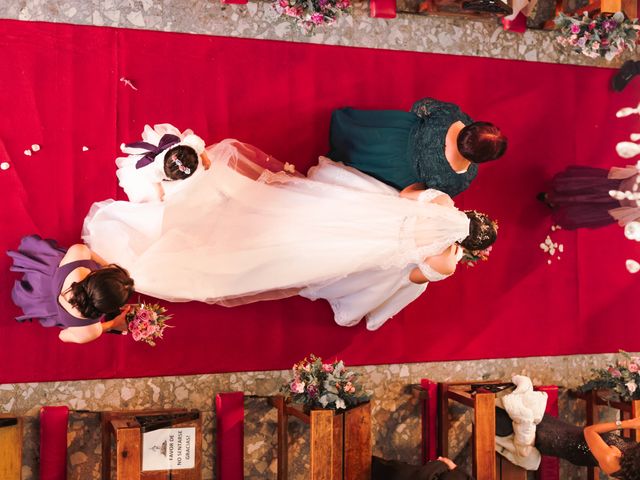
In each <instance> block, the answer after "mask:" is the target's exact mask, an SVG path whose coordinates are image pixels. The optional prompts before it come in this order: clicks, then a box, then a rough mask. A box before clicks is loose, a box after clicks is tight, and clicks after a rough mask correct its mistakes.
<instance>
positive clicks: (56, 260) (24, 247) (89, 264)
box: [7, 235, 100, 328]
mask: <svg viewBox="0 0 640 480" xmlns="http://www.w3.org/2000/svg"><path fill="white" fill-rule="evenodd" d="M7 255H9V256H10V257H11V258H12V259H13V265H12V266H11V271H13V272H20V273H22V274H23V275H22V279H20V280H16V282H15V284H14V286H13V290H12V291H11V299H12V300H13V303H15V304H16V305H17V306H18V307H20V308H21V309H22V312H23V315H20V316H19V317H16V320H17V321H19V322H24V321H25V320H31V319H34V318H36V319H38V321H39V322H40V323H41V324H42V326H44V327H62V328H66V327H84V326H86V325H92V324H94V323H98V322H99V321H100V318H95V319H86V318H78V317H74V316H73V315H71V314H70V313H69V312H67V311H66V310H65V309H64V308H62V306H61V305H60V303H59V302H58V296H59V295H60V292H61V291H62V285H63V283H64V281H65V279H66V278H67V276H68V275H69V273H71V272H72V271H73V270H74V269H76V268H78V267H86V268H89V269H90V270H96V269H98V268H100V266H99V265H98V264H97V263H96V262H94V261H93V260H79V261H76V262H71V263H67V264H66V265H62V266H60V261H61V260H62V257H64V255H65V250H64V249H62V248H60V247H58V245H57V243H56V242H55V241H54V240H43V239H42V238H41V237H40V236H38V235H29V236H27V237H24V238H23V239H22V240H21V241H20V246H19V247H18V250H17V251H13V250H10V251H9V252H7Z"/></svg>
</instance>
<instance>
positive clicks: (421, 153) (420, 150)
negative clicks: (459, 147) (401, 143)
mask: <svg viewBox="0 0 640 480" xmlns="http://www.w3.org/2000/svg"><path fill="white" fill-rule="evenodd" d="M411 111H412V112H413V113H415V114H416V115H417V116H418V117H420V119H421V121H420V124H419V125H418V127H417V128H416V129H415V130H414V131H413V132H412V138H411V142H410V152H409V157H410V159H411V161H412V163H413V168H414V169H415V171H416V175H417V176H418V177H419V178H420V179H421V181H423V182H424V183H425V184H426V185H427V186H428V187H430V188H437V189H438V190H441V191H443V192H446V193H447V194H449V195H450V196H452V197H453V196H455V195H458V194H459V193H460V192H462V191H464V190H466V189H467V187H468V186H469V185H470V184H471V181H472V180H473V179H474V178H475V177H476V175H477V174H478V166H477V165H476V164H474V163H472V164H471V165H469V168H468V169H467V171H466V172H464V173H456V172H455V171H454V170H453V169H452V168H451V165H450V164H449V162H448V161H447V158H446V157H445V138H446V135H447V131H448V130H449V127H450V126H451V124H453V123H455V122H457V121H461V122H462V123H464V124H465V125H469V124H470V123H473V120H472V119H471V118H470V117H469V116H468V115H467V114H466V113H464V112H462V111H461V110H460V108H459V107H458V106H457V105H455V104H453V103H447V102H441V101H439V100H435V99H433V98H425V99H422V100H420V101H418V102H416V103H415V104H414V105H413V107H412V108H411Z"/></svg>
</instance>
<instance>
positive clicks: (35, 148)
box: [31, 143, 40, 152]
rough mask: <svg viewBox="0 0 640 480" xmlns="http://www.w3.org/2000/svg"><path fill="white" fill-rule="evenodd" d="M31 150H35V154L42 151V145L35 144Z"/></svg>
mask: <svg viewBox="0 0 640 480" xmlns="http://www.w3.org/2000/svg"><path fill="white" fill-rule="evenodd" d="M31 150H33V151H34V152H38V151H40V145H38V144H37V143H34V144H33V145H31Z"/></svg>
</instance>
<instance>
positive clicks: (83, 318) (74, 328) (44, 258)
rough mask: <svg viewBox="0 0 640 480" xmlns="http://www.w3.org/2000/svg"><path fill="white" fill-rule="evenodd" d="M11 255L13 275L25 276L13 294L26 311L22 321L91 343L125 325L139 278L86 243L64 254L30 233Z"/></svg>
mask: <svg viewBox="0 0 640 480" xmlns="http://www.w3.org/2000/svg"><path fill="white" fill-rule="evenodd" d="M7 254H8V255H9V256H10V257H11V258H12V259H13V265H12V266H11V271H13V272H19V273H22V278H21V279H20V280H17V281H16V282H15V284H14V287H13V290H12V292H11V298H12V300H13V302H14V303H15V304H16V305H17V306H18V307H20V308H21V309H22V312H23V314H22V315H20V316H19V317H17V318H16V320H18V321H19V322H24V321H27V320H29V321H30V320H32V319H37V320H38V321H39V322H40V324H41V325H42V326H44V327H60V328H62V329H63V330H62V331H61V332H60V334H59V338H60V340H62V341H63V342H71V343H87V342H90V341H92V340H95V339H97V338H98V337H100V336H101V335H102V334H103V333H104V332H106V331H108V330H111V329H120V328H121V327H123V326H124V325H125V316H126V314H127V312H128V311H129V308H128V307H126V306H125V307H124V308H123V306H124V305H125V303H126V302H127V299H128V298H129V296H130V295H131V294H132V293H133V280H132V279H131V277H130V276H129V274H128V273H127V271H126V270H124V269H123V268H121V267H119V266H118V265H108V264H106V262H104V260H102V259H101V258H100V257H98V256H97V255H95V254H94V253H93V252H91V251H90V250H89V249H88V248H87V247H86V246H85V245H82V244H76V245H72V246H71V247H69V249H68V250H64V249H62V248H60V247H58V245H57V243H56V242H55V241H53V240H43V239H42V238H41V237H40V236H38V235H29V236H27V237H24V238H23V239H22V241H21V242H20V246H19V247H18V249H17V251H9V252H7ZM105 316H111V317H114V318H112V319H111V320H104V317H105Z"/></svg>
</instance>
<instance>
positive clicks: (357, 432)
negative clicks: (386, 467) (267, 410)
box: [270, 395, 372, 480]
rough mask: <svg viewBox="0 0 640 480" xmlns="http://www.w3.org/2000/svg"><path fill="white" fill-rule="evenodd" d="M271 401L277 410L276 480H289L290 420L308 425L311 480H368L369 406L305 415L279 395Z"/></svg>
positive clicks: (369, 459)
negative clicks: (296, 420)
mask: <svg viewBox="0 0 640 480" xmlns="http://www.w3.org/2000/svg"><path fill="white" fill-rule="evenodd" d="M270 402H271V404H272V405H273V406H274V407H275V408H276V409H277V410H278V476H277V478H278V480H287V478H288V429H287V426H288V423H289V417H294V418H297V419H299V420H301V421H302V422H304V423H306V424H307V425H309V435H310V438H309V445H310V467H309V478H310V480H370V479H371V455H372V447H371V404H370V403H368V402H367V403H363V404H360V405H358V406H357V407H353V408H350V409H348V410H346V411H344V412H342V413H336V412H334V411H333V410H311V411H310V412H309V413H308V414H307V413H305V412H304V411H303V410H302V409H301V408H299V407H297V406H294V405H290V404H288V403H287V402H286V401H285V399H284V397H282V396H281V395H276V396H273V397H271V398H270Z"/></svg>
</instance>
